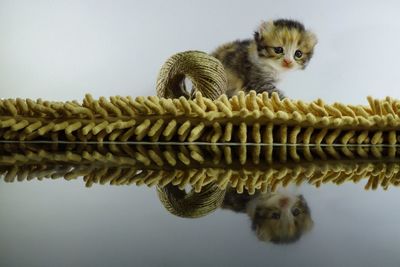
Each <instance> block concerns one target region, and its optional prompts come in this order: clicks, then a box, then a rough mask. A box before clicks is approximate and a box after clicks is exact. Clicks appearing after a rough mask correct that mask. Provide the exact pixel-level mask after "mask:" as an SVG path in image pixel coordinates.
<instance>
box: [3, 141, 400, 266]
mask: <svg viewBox="0 0 400 267" xmlns="http://www.w3.org/2000/svg"><path fill="white" fill-rule="evenodd" d="M363 152H364V153H363ZM362 155H364V156H362ZM399 166H400V165H399V163H398V148H396V147H374V148H371V147H369V148H366V147H363V148H360V147H346V148H344V147H336V146H335V147H330V148H329V147H323V148H321V147H295V148H293V147H282V146H273V147H271V146H261V147H260V146H249V145H248V146H229V147H228V146H200V145H198V146H190V145H186V146H177V145H156V146H155V145H134V144H131V145H126V144H125V145H121V144H118V145H117V144H107V145H104V144H103V145H99V144H92V145H82V144H81V145H77V144H24V145H21V144H1V150H0V173H1V174H0V175H1V178H2V179H1V181H0V183H1V185H0V225H1V229H2V230H1V231H0V266H204V265H208V266H228V265H229V266H245V265H252V266H378V265H384V266H398V264H399V263H400V256H399V254H398V252H397V248H398V246H399V243H400V241H399V240H400V231H399V230H398V225H399V224H400V213H399V212H398V211H397V210H398V209H397V203H398V201H399V199H400V198H399V192H398V187H397V185H398V181H400V176H399V175H400V174H398V173H399V170H400V167H399ZM296 184H298V185H299V186H296ZM147 185H148V186H147ZM284 185H287V186H288V187H287V188H286V189H282V187H283V186H284ZM232 186H233V187H232ZM179 188H180V189H179ZM191 188H192V189H193V190H192V191H190V190H191ZM181 189H183V190H185V189H186V192H187V193H186V194H185V193H184V192H185V191H182V190H181ZM275 189H276V190H277V191H274V190H275ZM365 189H368V190H365ZM226 190H228V192H226ZM237 191H239V193H238V192H237ZM261 191H264V193H261ZM272 192H281V194H282V195H285V196H289V197H287V198H284V199H283V198H280V197H278V198H277V201H276V203H279V205H282V206H283V207H289V206H290V209H289V210H290V211H289V213H290V214H291V215H286V214H285V213H284V212H280V213H279V215H277V214H276V209H275V210H274V211H270V209H264V208H258V209H257V208H255V207H260V206H263V205H264V206H263V207H266V206H268V205H267V204H265V203H267V202H268V201H272V200H273V199H274V197H271V196H272ZM300 194H301V195H303V197H304V202H305V203H306V206H307V208H308V211H306V208H305V205H300V204H298V202H296V196H298V195H300ZM282 199H283V200H282ZM285 199H286V200H285ZM174 201H175V202H174ZM291 201H292V202H293V203H292V202H291ZM174 203H175V204H176V205H175V204H174ZM268 203H270V202H268ZM296 203H297V204H296ZM171 207H172V208H171ZM268 207H269V208H270V206H268ZM278 211H279V210H278ZM282 211H283V208H282ZM299 212H300V215H299V214H298V213H299ZM302 212H303V213H304V214H305V213H307V214H308V217H307V216H304V217H303V219H302V220H301V221H296V220H294V221H296V223H294V225H296V226H298V225H299V224H300V225H302V227H300V228H301V229H302V230H301V231H300V232H301V233H300V234H293V233H295V232H296V231H294V230H293V231H294V232H293V231H292V230H290V229H291V228H290V226H287V225H290V224H286V226H285V227H284V226H282V227H280V226H279V227H278V226H271V225H266V222H272V224H273V223H275V222H277V216H280V219H282V218H284V216H288V218H289V217H290V216H291V217H290V218H292V219H293V218H297V219H298V218H301V216H302V215H301V214H302ZM255 214H258V215H255ZM296 214H297V215H296ZM184 217H185V218H184ZM288 221H290V219H288ZM252 228H253V229H252ZM257 228H262V229H267V230H268V231H269V229H275V230H276V229H278V228H279V229H280V232H279V233H281V235H280V236H281V237H282V236H286V238H282V239H280V240H281V241H284V243H285V244H276V243H279V242H277V239H276V235H275V239H274V238H272V237H271V236H274V235H272V234H267V235H265V232H262V233H264V234H260V231H259V232H257ZM288 229H289V230H288ZM267 230H266V231H267ZM288 231H289V232H290V231H292V235H287V233H288ZM288 236H289V237H293V236H296V238H288ZM278 241H279V240H278Z"/></svg>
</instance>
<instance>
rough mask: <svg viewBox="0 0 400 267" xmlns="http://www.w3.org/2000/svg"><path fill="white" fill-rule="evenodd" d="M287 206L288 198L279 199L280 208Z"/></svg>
mask: <svg viewBox="0 0 400 267" xmlns="http://www.w3.org/2000/svg"><path fill="white" fill-rule="evenodd" d="M288 204H289V198H288V197H283V198H281V199H279V206H281V207H282V208H284V207H286V206H287V205H288Z"/></svg>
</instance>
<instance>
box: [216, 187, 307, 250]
mask: <svg viewBox="0 0 400 267" xmlns="http://www.w3.org/2000/svg"><path fill="white" fill-rule="evenodd" d="M222 208H224V209H230V210H233V211H235V212H243V213H247V215H248V216H249V217H250V219H251V221H252V229H253V230H254V231H255V234H256V236H257V237H258V239H259V240H261V241H268V242H272V243H276V244H283V243H293V242H295V241H297V240H299V239H300V237H301V236H302V235H303V234H304V233H306V232H308V231H310V230H311V229H312V227H313V225H314V223H313V220H312V219H311V212H310V209H309V207H308V205H307V202H306V200H305V199H304V197H303V196H302V195H295V194H293V193H288V192H280V191H277V192H270V193H258V194H256V195H253V196H250V195H248V194H246V193H243V194H237V193H236V191H235V190H228V191H227V193H226V195H225V199H224V202H223V204H222Z"/></svg>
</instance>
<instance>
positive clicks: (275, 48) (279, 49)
mask: <svg viewBox="0 0 400 267" xmlns="http://www.w3.org/2000/svg"><path fill="white" fill-rule="evenodd" d="M274 52H275V53H277V54H282V53H283V48H282V47H274Z"/></svg>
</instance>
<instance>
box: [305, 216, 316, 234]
mask: <svg viewBox="0 0 400 267" xmlns="http://www.w3.org/2000/svg"><path fill="white" fill-rule="evenodd" d="M313 227H314V221H313V220H312V219H311V217H309V216H307V217H306V218H305V220H304V226H303V230H304V232H305V233H306V232H309V231H311V229H313Z"/></svg>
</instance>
